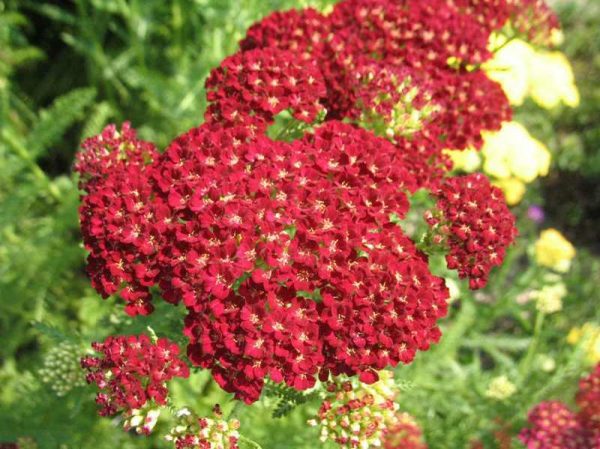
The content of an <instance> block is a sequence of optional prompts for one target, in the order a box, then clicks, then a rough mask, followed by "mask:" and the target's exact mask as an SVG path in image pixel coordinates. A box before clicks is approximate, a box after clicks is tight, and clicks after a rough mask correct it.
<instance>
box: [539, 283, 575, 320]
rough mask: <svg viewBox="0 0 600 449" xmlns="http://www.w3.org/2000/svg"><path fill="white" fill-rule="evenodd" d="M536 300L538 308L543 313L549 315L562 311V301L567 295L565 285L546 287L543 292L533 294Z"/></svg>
mask: <svg viewBox="0 0 600 449" xmlns="http://www.w3.org/2000/svg"><path fill="white" fill-rule="evenodd" d="M531 295H532V298H533V299H535V300H536V304H535V306H536V308H537V310H538V311H540V312H541V313H544V314H546V315H549V314H551V313H555V312H558V311H560V310H561V309H562V299H563V298H564V297H565V296H566V295H567V288H566V287H565V284H563V283H559V284H554V285H545V286H544V287H542V289H541V290H536V291H534V292H532V294H531Z"/></svg>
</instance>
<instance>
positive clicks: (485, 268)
mask: <svg viewBox="0 0 600 449" xmlns="http://www.w3.org/2000/svg"><path fill="white" fill-rule="evenodd" d="M434 195H435V196H436V198H437V210H436V212H434V213H428V214H427V216H426V219H427V221H428V223H429V225H431V226H433V227H434V232H436V233H437V234H438V235H439V236H440V237H441V238H443V239H445V241H446V243H447V245H448V249H449V253H448V255H447V256H446V262H447V264H448V268H450V269H453V270H458V274H459V276H460V278H461V279H462V278H469V286H470V287H471V288H472V289H478V288H482V287H484V286H485V284H486V283H487V279H488V275H489V273H490V270H491V269H492V268H493V267H494V266H497V265H500V264H501V263H502V260H503V259H504V254H505V251H506V248H507V247H508V246H510V245H511V244H512V243H513V241H514V239H515V237H516V235H517V229H516V227H515V218H514V216H513V215H512V214H511V212H510V210H509V209H508V206H507V205H506V202H505V200H504V195H503V193H502V191H501V190H500V189H498V188H497V187H494V186H492V185H491V184H490V182H489V180H488V178H487V177H486V176H484V175H482V174H479V173H477V174H472V175H467V176H458V177H453V178H449V179H447V180H446V181H445V183H444V184H443V185H442V186H441V187H440V188H439V189H438V190H437V191H436V192H435V193H434Z"/></svg>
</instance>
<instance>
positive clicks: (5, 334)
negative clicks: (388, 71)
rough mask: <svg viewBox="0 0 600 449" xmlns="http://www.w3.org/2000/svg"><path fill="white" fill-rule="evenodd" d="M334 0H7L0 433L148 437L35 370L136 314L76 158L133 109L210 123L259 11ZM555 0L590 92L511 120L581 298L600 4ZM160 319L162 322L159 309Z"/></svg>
mask: <svg viewBox="0 0 600 449" xmlns="http://www.w3.org/2000/svg"><path fill="white" fill-rule="evenodd" d="M330 3H333V1H332V0H321V1H319V0H313V1H309V0H307V1H297V0H296V1H294V0H172V1H163V0H72V1H64V2H46V1H40V0H0V338H1V344H0V442H2V441H15V440H16V438H17V437H19V436H33V437H35V439H36V441H37V442H38V443H39V444H40V446H41V447H48V448H58V447H60V448H82V447H94V448H104V447H106V448H116V447H120V448H129V447H132V448H133V447H150V446H149V445H148V443H147V442H144V440H141V439H135V438H130V437H128V436H127V435H126V434H125V433H124V432H117V431H115V428H114V426H113V425H112V424H111V422H110V420H107V419H104V420H100V419H97V418H96V416H95V413H94V408H95V406H94V404H93V400H92V399H91V398H92V396H93V394H92V393H91V392H90V391H89V390H84V391H83V392H82V393H81V394H79V395H70V396H67V397H65V398H61V399H57V398H56V397H55V396H54V395H53V393H52V391H50V390H49V389H48V388H46V387H45V385H43V384H42V383H41V381H40V380H39V378H38V377H39V376H37V374H36V373H37V371H36V370H37V368H38V367H39V366H41V363H42V361H43V358H44V354H45V353H46V352H47V351H48V349H49V348H52V347H53V346H55V345H56V343H57V342H58V341H72V342H73V343H74V344H80V343H81V342H83V341H90V340H92V339H94V338H103V337H104V336H106V335H107V334H108V333H109V332H110V330H111V329H120V330H122V329H128V328H131V329H133V328H135V326H136V324H135V323H132V322H131V320H128V319H127V318H125V317H123V314H122V312H121V310H120V307H115V301H114V300H108V301H101V300H100V299H99V297H98V295H96V294H95V292H94V291H93V290H91V288H90V287H89V283H88V281H87V279H86V277H85V272H84V258H85V252H84V250H83V248H82V245H81V238H80V235H79V230H78V218H77V207H78V203H79V192H78V189H77V185H76V182H77V181H76V179H75V178H74V177H73V175H72V170H71V168H72V161H73V155H74V153H75V152H76V151H77V148H78V145H79V143H80V141H81V140H82V139H83V138H85V137H87V136H91V135H93V134H95V133H98V132H99V131H100V130H101V129H102V128H103V127H104V125H105V124H107V123H108V122H116V123H120V122H123V121H125V120H129V121H131V122H132V124H133V126H134V127H135V128H137V129H138V130H139V131H140V134H141V136H142V138H144V139H148V140H152V141H154V142H155V143H156V144H157V145H158V146H159V147H160V148H164V147H165V146H166V145H167V144H168V142H169V141H170V140H171V139H173V138H174V137H175V136H176V135H178V134H179V133H181V132H183V131H185V130H187V129H188V128H190V127H192V126H195V125H198V124H199V123H201V122H202V117H203V110H204V106H205V105H204V92H203V84H204V79H205V77H206V76H207V74H208V72H209V71H210V69H211V68H212V67H214V66H215V65H217V64H218V63H219V62H220V61H221V60H222V59H223V57H224V56H226V55H228V54H231V53H233V52H234V51H236V49H237V41H238V40H239V39H240V38H241V37H243V35H244V34H245V30H246V29H247V27H248V26H249V25H250V24H251V23H252V22H254V21H256V20H257V19H259V18H261V17H263V16H264V15H266V14H268V13H269V12H270V11H273V10H276V9H285V8H290V7H292V6H294V7H301V6H305V5H315V6H318V7H323V6H325V5H326V4H330ZM554 3H555V6H556V7H557V9H558V10H559V12H560V15H561V18H562V21H563V25H564V27H565V35H566V39H565V43H564V46H563V50H564V51H565V52H566V53H567V55H568V57H569V59H570V60H571V61H572V63H573V65H574V68H575V72H576V77H577V83H578V86H579V89H580V92H581V97H582V104H581V106H580V107H579V108H578V109H574V110H567V109H558V110H554V111H552V112H551V113H548V112H547V111H541V110H539V109H538V108H535V107H534V106H533V105H526V106H525V107H524V108H523V109H521V111H520V112H519V114H518V115H517V118H518V119H520V120H521V121H523V123H524V124H526V126H527V127H528V128H529V129H530V131H531V132H532V133H533V134H534V135H535V136H536V137H537V138H538V139H540V140H542V141H543V142H545V143H547V144H548V145H549V147H550V149H551V150H552V152H553V155H554V167H553V170H552V171H551V175H549V176H548V177H547V178H545V179H544V180H543V181H542V184H541V188H540V189H539V192H537V193H536V195H537V196H535V198H537V201H538V202H539V203H540V204H542V205H543V207H544V208H545V210H546V212H547V223H546V225H553V226H556V227H558V228H560V229H561V230H564V231H565V233H566V235H567V236H568V237H569V238H570V239H571V240H572V241H574V242H575V243H576V244H577V246H578V248H579V249H581V252H582V254H584V257H585V259H584V261H585V262H583V265H584V267H583V268H582V269H581V270H577V269H576V270H574V272H573V273H572V274H571V275H570V276H571V279H570V281H569V282H570V284H572V285H574V286H579V287H578V288H580V289H582V291H581V292H580V293H581V295H587V294H589V291H588V290H586V288H587V286H590V288H591V291H593V290H594V284H595V285H596V286H597V285H598V282H600V279H593V278H591V279H590V275H594V276H595V275H597V274H598V273H599V271H598V270H597V267H598V265H597V263H598V262H597V261H598V259H597V257H596V256H594V254H598V252H599V251H600V239H599V238H598V235H599V231H598V230H599V229H600V182H599V181H600V83H598V80H599V79H600V1H598V0H589V1H560V2H554ZM590 267H596V268H595V269H591V268H590ZM578 276H579V277H578ZM584 281H585V282H584ZM592 305H593V303H592ZM590 313H591V314H592V315H593V313H594V310H593V307H592V309H591V310H589V309H587V308H583V309H582V310H581V315H582V316H585V314H588V315H589V314H590ZM156 315H157V314H155V316H156ZM163 316H164V315H163ZM153 319H155V320H156V322H155V323H153V326H154V327H155V328H157V329H161V328H163V327H164V328H166V327H167V319H166V318H162V319H160V321H159V318H153ZM128 326H129V327H128ZM138 326H139V325H138ZM142 329H143V327H142ZM74 423H76V427H77V431H76V432H75V431H74ZM449 425H451V420H450V421H449ZM442 430H443V429H433V430H432V431H431V432H433V437H432V438H435V434H436V432H437V433H440V432H442ZM265 431H266V430H265ZM285 437H286V436H285V435H283V436H282V438H284V439H285ZM273 447H284V446H273ZM308 447H311V446H308ZM432 447H434V448H435V447H438V446H435V445H434V446H432ZM439 447H442V446H439Z"/></svg>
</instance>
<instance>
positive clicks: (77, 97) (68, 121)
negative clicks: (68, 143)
mask: <svg viewBox="0 0 600 449" xmlns="http://www.w3.org/2000/svg"><path fill="white" fill-rule="evenodd" d="M95 97H96V89H94V88H91V87H88V88H82V89H75V90H72V91H71V92H69V93H68V94H66V95H63V96H61V97H58V98H57V99H56V100H55V101H54V103H52V105H51V106H50V107H49V108H48V109H46V110H43V111H42V112H41V113H40V116H39V120H38V122H37V123H36V125H35V126H34V128H33V129H32V130H31V133H30V134H29V137H28V139H27V149H28V151H29V153H30V155H31V156H32V157H34V158H35V157H37V156H39V155H40V154H41V153H42V152H43V151H44V150H45V149H47V148H48V147H50V146H51V145H53V144H54V143H56V142H57V141H58V140H59V139H60V138H61V137H62V136H63V135H64V133H65V132H66V131H67V129H68V128H69V127H70V126H71V125H73V124H74V123H75V122H76V121H77V120H79V119H80V118H82V116H83V113H84V111H85V109H86V108H87V107H88V106H89V105H90V104H91V103H92V101H93V100H94V98H95Z"/></svg>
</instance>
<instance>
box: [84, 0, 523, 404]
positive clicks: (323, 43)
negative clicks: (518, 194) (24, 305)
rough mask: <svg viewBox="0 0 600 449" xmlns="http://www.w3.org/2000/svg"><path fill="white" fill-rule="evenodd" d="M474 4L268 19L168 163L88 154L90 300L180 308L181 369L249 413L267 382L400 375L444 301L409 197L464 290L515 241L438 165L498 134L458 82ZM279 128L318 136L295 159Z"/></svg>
mask: <svg viewBox="0 0 600 449" xmlns="http://www.w3.org/2000/svg"><path fill="white" fill-rule="evenodd" d="M507 1H508V0H507ZM522 1H528V0H522ZM465 2H466V3H465ZM478 3H480V2H475V1H473V2H470V0H464V2H462V3H461V2H458V1H457V2H451V1H448V0H431V1H428V2H423V1H420V0H405V1H399V0H345V1H343V2H341V3H339V4H338V5H337V6H336V7H335V8H334V11H333V13H332V14H331V15H329V16H324V15H321V14H319V13H318V12H316V11H314V10H311V9H307V10H304V11H291V12H288V13H275V14H274V15H271V16H269V17H267V18H266V19H264V20H263V21H262V22H260V23H258V24H256V25H255V26H253V27H252V28H251V29H250V31H249V32H248V36H247V38H246V39H244V40H243V41H242V43H241V47H242V51H240V52H239V53H237V54H235V55H233V56H231V57H229V58H227V59H225V60H224V62H223V63H222V64H221V66H220V67H219V68H217V69H215V70H214V71H213V72H212V74H211V75H210V77H209V79H208V80H207V83H206V87H207V99H208V102H209V106H208V111H207V115H206V120H207V123H206V124H205V125H203V126H201V127H199V128H195V129H192V130H190V131H189V132H187V133H185V134H184V135H183V136H181V137H179V138H177V139H176V140H175V141H174V142H173V143H172V144H171V145H170V146H169V148H168V149H167V150H166V152H165V153H163V154H161V155H159V154H158V153H157V151H156V150H155V148H154V147H153V146H152V145H151V144H149V143H147V142H142V141H140V140H138V139H137V138H136V136H135V133H134V132H133V131H132V130H131V129H130V128H129V126H128V125H125V126H124V128H123V130H122V131H121V132H117V130H116V129H115V128H114V127H109V128H107V129H106V130H105V131H104V132H103V133H102V135H100V136H98V137H96V138H93V139H90V140H88V141H86V143H85V144H84V151H83V152H82V153H81V154H80V155H79V159H78V162H77V164H76V169H77V170H78V171H79V172H80V173H81V176H82V183H81V187H82V189H83V190H85V191H86V195H85V196H84V198H83V204H82V206H81V211H80V212H81V228H82V232H83V234H84V241H85V245H86V248H87V249H88V250H89V251H90V256H89V259H88V262H89V263H88V273H89V274H90V277H91V278H92V284H93V286H94V287H95V288H96V289H97V290H98V291H99V292H100V293H101V294H102V295H103V296H108V295H111V294H114V293H119V294H120V295H121V296H122V297H123V298H124V299H125V301H126V302H127V307H126V311H127V312H128V313H129V314H131V315H136V314H148V313H150V312H151V311H152V305H151V303H150V300H151V294H150V291H149V289H150V287H158V290H159V291H160V294H161V296H162V297H163V298H164V299H165V300H166V301H168V302H170V303H174V304H176V303H180V302H182V303H183V304H184V305H185V307H186V308H187V309H188V316H187V317H186V320H185V334H186V335H187V337H188V338H189V340H190V344H189V346H188V355H189V358H190V359H191V361H192V362H193V363H194V364H195V365H198V366H202V367H204V368H208V369H211V370H212V373H213V375H214V377H215V379H216V380H217V381H218V383H219V384H220V385H221V386H222V387H223V388H224V389H226V390H227V391H230V392H234V393H235V394H236V396H237V397H238V398H241V399H244V400H245V401H247V402H252V401H254V400H256V399H257V398H258V396H259V394H260V391H261V389H262V386H263V383H264V379H265V378H266V377H270V378H271V379H273V380H274V381H276V382H286V383H287V384H288V385H290V386H293V387H294V388H297V389H306V388H309V387H311V386H312V385H313V384H314V383H315V379H316V377H317V376H320V377H321V378H323V379H325V378H328V377H329V376H330V374H333V375H339V374H347V375H354V374H359V375H360V378H361V379H362V380H363V381H365V382H373V381H375V380H376V379H377V375H376V370H379V369H382V368H384V367H386V366H387V365H392V366H395V365H397V364H398V363H400V362H402V363H409V362H410V361H411V360H412V359H413V357H414V356H415V353H416V351H417V350H425V349H427V348H428V347H429V345H430V344H431V343H432V342H435V341H436V340H437V339H438V338H439V336H440V332H439V329H438V328H437V326H436V321H437V320H438V319H439V318H440V317H442V316H444V314H445V313H446V299H447V297H448V292H447V289H446V288H445V286H444V282H443V280H442V279H439V278H437V277H435V276H433V275H432V274H431V272H430V271H429V268H428V265H427V258H426V256H425V255H423V254H422V253H420V252H419V251H418V250H417V249H416V247H415V245H414V244H413V242H412V241H411V240H410V239H409V238H408V237H406V236H405V235H404V234H403V232H402V230H401V229H400V228H399V227H397V226H395V225H393V224H392V223H391V222H390V217H391V216H396V217H398V218H400V219H401V218H403V217H404V216H405V214H406V212H407V210H408V207H409V203H408V199H407V193H408V192H414V191H416V190H417V189H418V188H422V187H426V188H429V189H432V190H434V191H435V192H436V195H437V197H438V200H439V202H438V206H439V208H440V212H439V215H436V217H432V220H433V221H432V224H434V225H435V226H437V227H438V228H439V229H440V230H446V231H447V235H446V236H445V237H446V238H447V242H448V245H449V247H450V254H449V255H448V263H449V266H451V267H453V268H458V269H459V272H460V275H461V277H469V278H470V279H471V287H472V288H478V287H481V286H482V285H484V284H485V282H486V279H487V276H488V273H489V270H490V269H491V267H492V266H494V265H497V264H499V263H500V262H501V261H502V258H503V255H504V249H505V247H506V246H507V245H509V244H510V243H511V242H512V240H513V239H514V236H515V230H514V219H513V218H512V216H511V215H510V213H509V212H508V209H507V208H506V206H505V205H504V203H503V199H502V195H501V194H500V193H499V191H498V190H497V189H495V188H492V187H490V185H489V183H488V182H487V181H486V180H485V178H483V177H482V176H479V175H477V176H472V177H465V178H456V179H450V180H448V181H446V182H444V181H443V176H444V174H445V173H446V171H447V170H448V167H449V162H448V160H447V158H446V157H445V156H444V155H443V153H442V149H443V148H444V147H454V148H465V147H467V146H469V145H474V146H478V145H479V144H480V143H481V131H482V130H485V129H497V128H499V127H500V124H501V122H502V121H503V120H505V119H507V118H509V117H510V109H509V106H508V102H507V100H506V98H505V97H504V94H503V93H502V90H501V89H500V87H499V86H498V85H497V84H496V83H494V82H492V81H491V80H489V79H488V78H487V77H486V76H485V74H484V73H483V72H482V71H480V70H479V69H478V68H476V67H471V66H470V64H478V63H480V62H483V61H484V60H485V59H486V58H488V57H489V53H488V50H487V42H488V38H489V34H490V32H491V31H490V30H491V29H496V28H497V27H498V24H494V25H493V26H485V23H482V21H484V22H485V20H484V17H486V14H488V13H489V11H487V10H485V11H483V10H482V11H483V12H481V14H479V13H477V14H478V15H477V17H474V16H473V14H470V13H467V12H466V11H467V10H468V8H471V7H472V8H476V9H477V8H478V6H477V5H478ZM511 3H514V2H513V1H511ZM477 10H478V11H479V9H477ZM490 20H491V19H490ZM498 22H500V20H498ZM457 29H460V30H461V32H460V33H456V32H455V31H456V30H457ZM322 107H324V108H325V109H324V110H323V113H322V114H320V112H321V110H322ZM286 110H287V111H290V112H291V113H292V114H293V115H294V117H295V118H296V119H298V120H301V121H304V122H307V123H312V122H313V121H315V118H316V116H317V115H320V118H321V117H322V118H324V120H325V124H323V125H322V126H320V127H318V128H316V129H315V130H314V132H312V133H309V134H307V135H305V136H304V137H303V138H300V139H298V140H296V141H295V142H292V143H286V142H279V141H273V140H271V139H269V138H267V136H266V135H265V134H266V130H267V127H268V126H269V125H270V124H272V123H273V121H274V118H275V116H276V115H277V114H278V113H280V112H282V111H286ZM343 120H345V121H350V122H352V123H354V124H355V125H362V126H363V127H370V128H371V129H373V130H374V131H375V132H376V134H378V135H379V137H378V136H376V135H374V134H373V133H371V132H369V131H366V130H363V129H360V128H358V127H355V126H353V125H350V124H347V123H344V122H343ZM386 138H387V140H386Z"/></svg>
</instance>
